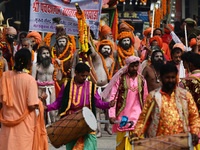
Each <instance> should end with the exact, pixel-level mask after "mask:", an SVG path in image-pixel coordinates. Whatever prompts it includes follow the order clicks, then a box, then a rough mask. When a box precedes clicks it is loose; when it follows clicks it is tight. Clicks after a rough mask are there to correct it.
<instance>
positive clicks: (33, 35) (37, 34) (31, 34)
mask: <svg viewBox="0 0 200 150" xmlns="http://www.w3.org/2000/svg"><path fill="white" fill-rule="evenodd" d="M26 37H27V38H30V37H34V38H35V42H36V43H37V44H38V45H39V44H40V43H41V42H42V36H41V35H40V34H39V33H38V32H36V31H32V32H30V33H29V34H28V35H27V36H26Z"/></svg>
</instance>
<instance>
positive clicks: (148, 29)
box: [143, 27, 151, 37]
mask: <svg viewBox="0 0 200 150" xmlns="http://www.w3.org/2000/svg"><path fill="white" fill-rule="evenodd" d="M149 33H151V27H149V28H147V29H146V30H144V32H143V34H144V35H145V36H146V37H147V35H148V34H149Z"/></svg>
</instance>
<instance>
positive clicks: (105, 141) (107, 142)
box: [49, 131, 116, 150]
mask: <svg viewBox="0 0 200 150" xmlns="http://www.w3.org/2000/svg"><path fill="white" fill-rule="evenodd" d="M115 145H116V134H113V135H108V134H107V133H106V132H105V131H103V134H102V137H101V138H97V150H115ZM49 150H66V148H65V146H62V147H60V148H59V149H56V148H54V147H53V146H52V145H51V144H50V146H49Z"/></svg>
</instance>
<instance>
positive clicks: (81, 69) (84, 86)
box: [45, 63, 115, 150]
mask: <svg viewBox="0 0 200 150" xmlns="http://www.w3.org/2000/svg"><path fill="white" fill-rule="evenodd" d="M89 73H90V68H89V66H88V65H86V64H84V63H78V64H77V65H76V67H75V77H74V78H72V79H71V80H69V81H68V82H65V83H64V84H63V85H62V88H61V91H60V93H59V96H58V98H57V99H56V101H55V102H54V103H52V104H50V105H47V106H46V107H45V109H47V111H52V110H57V109H59V108H61V114H60V116H61V117H63V116H65V115H69V114H72V113H74V112H76V111H78V110H80V109H82V108H83V107H84V106H86V107H88V108H90V109H91V110H92V112H93V113H94V115H95V114H96V110H95V107H98V108H100V109H109V108H110V107H113V106H114V105H115V102H114V101H111V102H103V101H102V100H101V98H100V96H99V94H98V92H97V90H96V85H95V84H93V83H92V82H91V81H86V78H87V77H88V75H89ZM77 148H80V149H83V150H96V149H97V139H96V135H95V133H90V134H86V135H85V136H84V137H81V138H79V139H77V140H74V141H72V142H70V143H67V144H66V149H67V150H72V149H77Z"/></svg>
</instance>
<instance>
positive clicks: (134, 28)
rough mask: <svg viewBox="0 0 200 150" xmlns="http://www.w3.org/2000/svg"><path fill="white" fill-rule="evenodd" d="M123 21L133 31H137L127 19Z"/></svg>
mask: <svg viewBox="0 0 200 150" xmlns="http://www.w3.org/2000/svg"><path fill="white" fill-rule="evenodd" d="M122 23H125V24H126V25H127V26H128V27H129V28H131V29H132V30H133V32H134V31H135V28H134V27H132V26H131V25H130V24H128V23H127V22H126V21H122Z"/></svg>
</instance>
